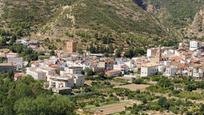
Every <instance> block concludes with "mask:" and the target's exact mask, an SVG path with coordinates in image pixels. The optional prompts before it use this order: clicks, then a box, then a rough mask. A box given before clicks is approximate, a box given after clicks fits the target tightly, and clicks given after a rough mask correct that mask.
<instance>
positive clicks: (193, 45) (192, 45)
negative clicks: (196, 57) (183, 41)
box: [189, 41, 199, 51]
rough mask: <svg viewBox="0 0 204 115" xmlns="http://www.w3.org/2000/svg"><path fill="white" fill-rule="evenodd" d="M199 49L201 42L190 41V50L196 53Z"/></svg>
mask: <svg viewBox="0 0 204 115" xmlns="http://www.w3.org/2000/svg"><path fill="white" fill-rule="evenodd" d="M198 48H199V42H198V41H190V46H189V50H191V51H194V50H197V49H198Z"/></svg>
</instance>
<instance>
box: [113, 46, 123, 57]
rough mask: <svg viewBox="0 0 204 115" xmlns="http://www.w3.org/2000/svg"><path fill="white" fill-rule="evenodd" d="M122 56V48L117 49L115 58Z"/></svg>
mask: <svg viewBox="0 0 204 115" xmlns="http://www.w3.org/2000/svg"><path fill="white" fill-rule="evenodd" d="M121 54H122V48H118V49H116V51H115V57H121Z"/></svg>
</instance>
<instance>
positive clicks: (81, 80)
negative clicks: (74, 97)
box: [73, 75, 85, 87]
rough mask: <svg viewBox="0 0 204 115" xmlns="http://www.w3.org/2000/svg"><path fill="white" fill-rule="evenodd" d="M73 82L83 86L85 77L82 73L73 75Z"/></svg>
mask: <svg viewBox="0 0 204 115" xmlns="http://www.w3.org/2000/svg"><path fill="white" fill-rule="evenodd" d="M73 79H74V84H75V86H77V87H80V86H83V85H84V82H85V77H84V76H83V75H73Z"/></svg>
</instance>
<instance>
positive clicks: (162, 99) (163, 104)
mask: <svg viewBox="0 0 204 115" xmlns="http://www.w3.org/2000/svg"><path fill="white" fill-rule="evenodd" d="M158 104H159V105H160V106H161V107H163V108H165V109H167V110H168V109H169V107H170V104H169V102H168V101H167V99H166V98H165V97H160V98H159V100H158Z"/></svg>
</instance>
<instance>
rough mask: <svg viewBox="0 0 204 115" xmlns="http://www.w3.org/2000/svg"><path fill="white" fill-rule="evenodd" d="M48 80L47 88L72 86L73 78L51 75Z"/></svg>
mask: <svg viewBox="0 0 204 115" xmlns="http://www.w3.org/2000/svg"><path fill="white" fill-rule="evenodd" d="M48 82H49V88H55V89H60V88H67V87H69V88H72V87H74V80H73V78H68V77H61V76H57V77H51V78H50V80H49V81H48Z"/></svg>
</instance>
